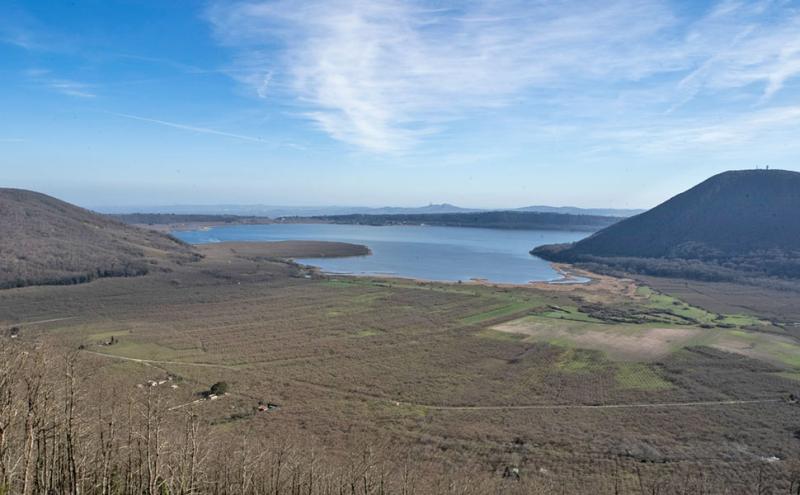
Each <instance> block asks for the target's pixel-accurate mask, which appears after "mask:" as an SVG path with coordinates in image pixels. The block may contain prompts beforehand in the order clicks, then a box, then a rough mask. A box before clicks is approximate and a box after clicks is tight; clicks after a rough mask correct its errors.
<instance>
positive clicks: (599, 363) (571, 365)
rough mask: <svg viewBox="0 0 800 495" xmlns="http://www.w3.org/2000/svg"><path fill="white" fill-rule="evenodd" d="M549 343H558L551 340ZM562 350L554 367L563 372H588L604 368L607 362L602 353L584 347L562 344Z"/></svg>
mask: <svg viewBox="0 0 800 495" xmlns="http://www.w3.org/2000/svg"><path fill="white" fill-rule="evenodd" d="M551 345H559V344H558V343H555V342H553V343H552V344H551ZM559 347H565V350H564V352H563V353H562V354H561V356H559V359H558V361H557V364H556V367H557V368H558V369H559V370H560V371H563V372H565V373H590V372H593V371H598V370H600V369H602V368H605V367H606V366H607V365H608V362H607V361H606V360H605V359H603V357H602V355H601V354H599V353H597V352H594V351H588V350H585V349H574V348H571V347H567V346H564V345H559Z"/></svg>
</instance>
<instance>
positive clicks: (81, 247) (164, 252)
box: [0, 188, 197, 288]
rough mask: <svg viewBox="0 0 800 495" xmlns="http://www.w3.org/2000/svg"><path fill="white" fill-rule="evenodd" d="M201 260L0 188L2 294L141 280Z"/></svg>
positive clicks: (182, 248) (71, 209) (153, 237)
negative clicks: (44, 286)
mask: <svg viewBox="0 0 800 495" xmlns="http://www.w3.org/2000/svg"><path fill="white" fill-rule="evenodd" d="M196 256H197V255H196V254H195V253H194V251H193V250H192V248H191V247H189V246H187V245H185V244H184V243H182V242H180V241H178V240H177V239H174V238H172V237H169V236H166V235H163V234H159V233H156V232H151V231H147V230H143V229H138V228H135V227H130V226H127V225H123V224H121V223H119V222H116V221H114V220H111V219H110V218H107V217H105V216H103V215H99V214H96V213H93V212H91V211H88V210H84V209H83V208H79V207H77V206H74V205H71V204H69V203H65V202H63V201H60V200H58V199H55V198H52V197H50V196H46V195H44V194H40V193H36V192H32V191H25V190H20V189H1V188H0V288H8V287H19V286H24V285H34V284H69V283H79V282H86V281H89V280H92V279H94V278H97V277H108V276H132V275H142V274H145V273H147V272H148V271H150V270H153V269H154V268H157V267H159V266H166V265H169V264H170V263H172V262H183V261H188V260H192V259H194V258H195V257H196Z"/></svg>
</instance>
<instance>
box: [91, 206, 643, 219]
mask: <svg viewBox="0 0 800 495" xmlns="http://www.w3.org/2000/svg"><path fill="white" fill-rule="evenodd" d="M95 209H96V210H97V211H100V212H102V213H108V214H114V215H121V214H132V213H140V214H158V213H165V214H174V215H235V216H259V217H270V218H282V217H321V216H331V215H416V214H438V213H476V212H485V211H519V212H536V213H566V214H570V215H594V216H609V217H629V216H631V215H635V214H637V213H641V212H642V211H643V210H621V209H613V208H576V207H573V206H526V207H524V208H497V209H490V208H462V207H460V206H455V205H451V204H448V203H442V204H430V205H428V206H420V207H401V206H384V207H380V208H371V207H366V206H269V205H172V206H137V207H131V206H127V207H100V208H95Z"/></svg>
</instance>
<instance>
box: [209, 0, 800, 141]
mask: <svg viewBox="0 0 800 495" xmlns="http://www.w3.org/2000/svg"><path fill="white" fill-rule="evenodd" d="M432 5H436V7H435V8H434V7H431V6H432ZM208 18H209V20H210V22H211V23H212V24H213V27H214V30H215V33H216V35H217V37H218V39H219V40H220V41H221V42H222V43H224V44H226V45H227V46H230V47H232V48H234V49H235V50H236V54H237V55H236V57H237V58H236V61H235V68H234V69H233V70H232V72H231V73H232V75H234V77H236V78H237V79H239V80H240V81H241V82H243V83H245V84H247V85H248V86H250V87H252V88H253V90H254V91H255V92H256V93H257V94H258V95H259V96H261V97H262V98H263V97H267V96H268V95H269V94H268V92H267V91H266V89H267V88H270V92H269V93H270V94H272V93H277V94H281V95H291V96H292V97H294V99H295V101H296V102H298V104H299V105H300V106H301V108H302V110H301V112H302V113H303V114H304V115H305V116H306V117H308V118H309V119H311V120H312V121H313V122H314V123H315V124H316V125H317V126H318V127H319V128H320V129H322V130H323V131H324V132H326V133H328V134H329V135H330V136H332V137H334V138H335V139H338V140H341V141H345V142H348V143H351V144H354V145H356V146H358V147H361V148H364V149H368V150H373V151H378V152H387V151H393V150H398V149H407V148H409V147H412V146H414V145H415V144H416V143H418V142H419V141H420V140H422V139H424V137H426V136H428V135H431V134H434V133H436V132H438V131H439V130H440V129H442V128H447V127H448V124H450V123H451V122H452V121H453V120H456V119H460V118H465V117H468V116H480V115H481V113H482V112H486V111H488V110H492V109H497V108H506V107H510V106H512V105H515V104H517V103H518V102H520V101H527V102H530V100H531V99H533V98H534V96H533V95H534V94H535V95H542V94H544V95H546V98H547V100H548V103H551V104H555V105H556V106H558V105H560V104H561V103H562V102H565V101H568V100H570V99H573V98H579V97H584V94H585V93H587V92H589V90H592V89H594V88H599V91H600V93H601V94H600V96H599V97H601V98H605V99H608V98H614V97H615V95H616V94H617V93H619V94H622V93H624V92H625V91H626V90H627V89H629V87H630V86H637V85H638V86H647V85H655V84H656V83H657V86H658V88H659V91H661V92H662V95H660V97H659V98H657V100H658V104H659V105H661V104H663V102H664V100H666V101H668V102H669V104H668V105H667V107H666V108H669V107H673V108H677V107H679V106H681V105H683V104H686V103H688V102H690V101H692V99H694V98H696V97H699V96H700V95H702V94H705V93H708V92H724V91H745V90H747V89H748V88H749V87H750V86H751V85H753V84H757V85H760V88H761V89H760V91H759V95H758V96H759V98H761V102H762V103H764V102H765V101H768V100H769V99H770V98H771V97H772V96H774V95H775V94H777V93H778V92H779V91H781V89H782V88H783V87H784V85H785V83H786V82H787V81H789V80H790V79H792V78H793V77H795V76H797V75H798V74H800V38H799V37H798V36H797V33H798V32H800V14H798V12H797V10H796V9H795V8H792V7H791V6H790V4H787V3H786V2H768V1H763V2H734V1H725V2H721V3H719V4H718V5H716V7H715V8H714V9H711V10H710V11H709V13H708V14H707V15H704V16H702V17H700V18H698V19H692V20H687V19H686V18H685V17H682V16H681V15H679V14H678V13H675V12H673V11H672V10H671V8H670V4H668V3H667V2H665V1H661V0H608V1H605V2H597V3H594V2H593V3H591V4H589V3H586V2H578V1H568V0H564V1H556V2H530V1H526V0H519V1H518V0H475V1H470V2H456V1H452V2H450V1H443V2H437V3H436V4H432V3H430V2H424V1H421V0H420V1H405V2H403V1H399V0H306V1H292V0H277V1H245V2H237V3H233V4H231V3H229V2H221V3H218V4H215V5H213V6H212V7H211V8H210V10H209V11H208ZM654 80H657V81H654ZM539 97H541V96H539ZM651 110H654V109H652V108H651ZM662 110H664V109H662ZM568 118H569V117H568V116H566V115H556V116H555V117H554V121H555V123H558V122H563V121H565V120H567V119H568Z"/></svg>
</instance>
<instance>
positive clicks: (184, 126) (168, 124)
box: [109, 112, 266, 143]
mask: <svg viewBox="0 0 800 495" xmlns="http://www.w3.org/2000/svg"><path fill="white" fill-rule="evenodd" d="M109 113H110V114H111V115H116V116H117V117H123V118H126V119H132V120H138V121H141V122H148V123H151V124H158V125H161V126H165V127H172V128H173V129H181V130H184V131H191V132H198V133H201V134H213V135H215V136H223V137H228V138H234V139H240V140H242V141H251V142H254V143H265V142H266V141H264V140H263V139H261V138H257V137H253V136H245V135H242V134H234V133H231V132H224V131H218V130H216V129H210V128H208V127H198V126H193V125H187V124H179V123H176V122H168V121H166V120H158V119H150V118H147V117H140V116H138V115H129V114H125V113H116V112H109Z"/></svg>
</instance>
